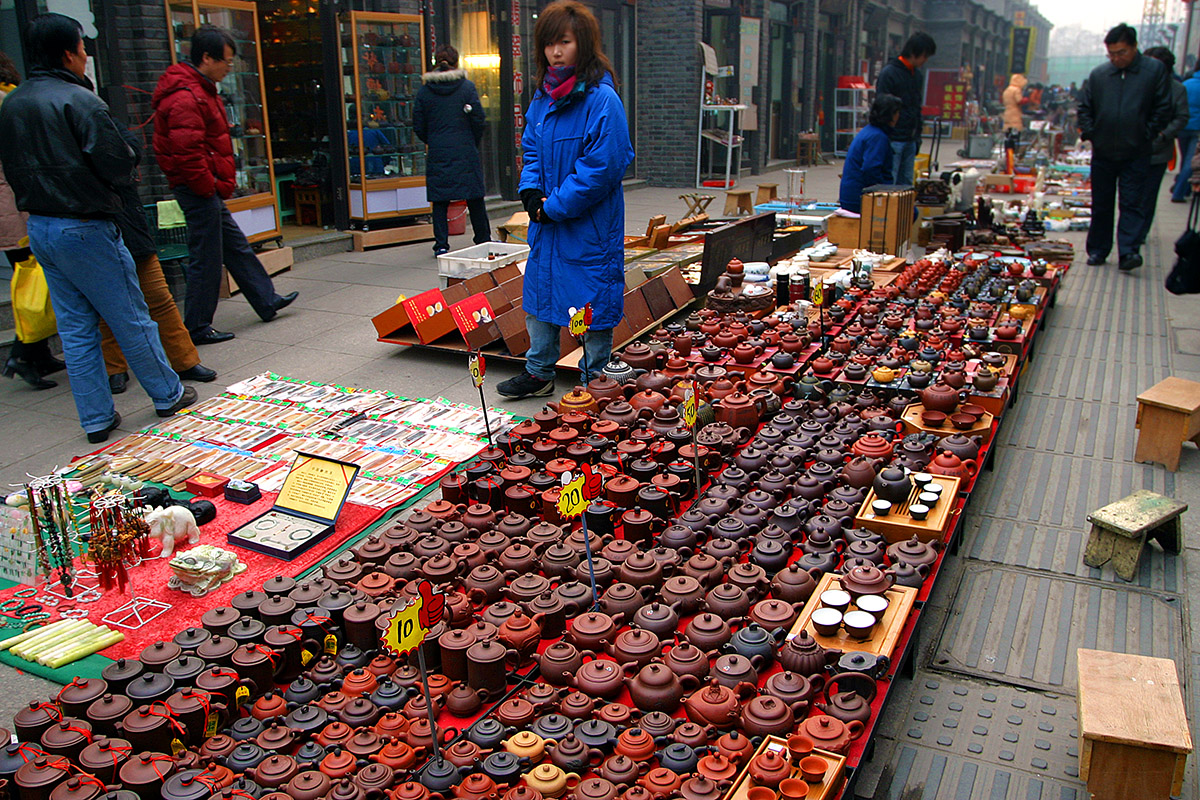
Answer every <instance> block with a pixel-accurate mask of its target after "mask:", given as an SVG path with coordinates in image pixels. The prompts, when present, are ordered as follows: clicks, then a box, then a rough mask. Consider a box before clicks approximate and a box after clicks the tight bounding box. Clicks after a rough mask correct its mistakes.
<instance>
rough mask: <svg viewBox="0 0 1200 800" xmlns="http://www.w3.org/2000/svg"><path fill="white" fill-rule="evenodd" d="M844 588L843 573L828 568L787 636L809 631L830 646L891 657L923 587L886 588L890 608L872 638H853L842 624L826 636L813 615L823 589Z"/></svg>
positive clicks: (818, 605)
mask: <svg viewBox="0 0 1200 800" xmlns="http://www.w3.org/2000/svg"><path fill="white" fill-rule="evenodd" d="M841 588H842V581H841V576H840V575H837V574H835V573H833V572H826V573H825V574H824V575H822V576H821V580H819V581H817V588H816V589H813V593H812V595H811V596H810V597H809V598H808V601H807V602H805V604H804V610H803V611H801V612H800V616H799V617H797V618H796V622H795V624H794V625H792V629H791V630H790V631H788V635H787V638H789V639H791V638H792V637H793V636H799V635H800V631H808V635H809V636H811V637H813V638H814V639H816V640H817V643H818V644H819V645H821V646H822V647H824V648H826V649H828V648H831V647H832V648H836V649H838V650H842V651H846V650H854V651H856V652H859V653H872V654H874V655H877V656H887V657H888V658H889V659H890V658H891V657H892V653H893V652H894V651H895V649H896V642H897V640H898V639H899V638H900V634H901V632H903V630H904V623H905V622H907V621H908V613H909V612H910V611H912V607H913V604H914V603H916V602H917V595H918V594H919V593H920V592H919V590H917V589H914V588H912V587H910V586H893V587H892V588H891V589H888V590H887V592H885V595H886V596H887V598H888V607H887V611H884V612H883V619H881V620H879V622H877V623H875V629H874V630H873V631H871V638H869V639H863V640H861V641H860V640H858V639H852V638H850V637H849V636H848V635H846V631H845V630H843V629H841V628H839V629H838V632H837V635H835V636H824V635H822V634H820V633H818V632H817V629H816V628H814V627H813V624H812V615H813V612H814V611H816V610H817V609H818V608H820V607H821V592H824V591H826V590H827V589H841Z"/></svg>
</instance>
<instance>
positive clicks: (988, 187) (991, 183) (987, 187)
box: [983, 174, 1013, 194]
mask: <svg viewBox="0 0 1200 800" xmlns="http://www.w3.org/2000/svg"><path fill="white" fill-rule="evenodd" d="M983 190H984V191H985V192H1003V193H1005V194H1010V193H1011V192H1012V191H1013V176H1012V175H999V174H996V175H984V176H983Z"/></svg>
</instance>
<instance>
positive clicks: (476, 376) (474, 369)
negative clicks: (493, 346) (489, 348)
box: [467, 353, 487, 389]
mask: <svg viewBox="0 0 1200 800" xmlns="http://www.w3.org/2000/svg"><path fill="white" fill-rule="evenodd" d="M467 369H468V370H470V372H471V381H472V382H473V383H474V384H475V388H476V389H478V388H479V387H480V386H483V376H484V374H485V373H486V372H487V364H485V363H484V361H483V356H482V355H479V354H478V353H476V354H473V355H472V356H471V359H470V360H469V361H468V362H467Z"/></svg>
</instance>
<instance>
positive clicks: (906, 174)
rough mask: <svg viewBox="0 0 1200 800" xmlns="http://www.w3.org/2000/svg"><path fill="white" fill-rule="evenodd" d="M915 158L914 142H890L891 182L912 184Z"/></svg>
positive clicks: (902, 184)
mask: <svg viewBox="0 0 1200 800" xmlns="http://www.w3.org/2000/svg"><path fill="white" fill-rule="evenodd" d="M916 158H917V143H916V142H912V141H909V142H892V183H894V184H895V185H897V186H912V185H913V162H914V161H915V160H916Z"/></svg>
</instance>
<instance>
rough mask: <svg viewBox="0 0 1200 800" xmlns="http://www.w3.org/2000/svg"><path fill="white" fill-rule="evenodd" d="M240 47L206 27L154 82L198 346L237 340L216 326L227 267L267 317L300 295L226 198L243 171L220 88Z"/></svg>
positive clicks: (158, 148)
mask: <svg viewBox="0 0 1200 800" xmlns="http://www.w3.org/2000/svg"><path fill="white" fill-rule="evenodd" d="M235 52H236V48H235V47H234V43H233V38H232V37H231V36H230V35H229V34H228V33H226V32H225V31H223V30H221V29H219V28H215V27H211V26H204V27H202V28H200V29H199V30H198V31H196V33H195V34H194V35H193V36H192V53H191V63H180V64H174V65H172V66H171V67H169V68H168V69H167V71H166V72H164V73H163V76H162V77H161V78H159V80H158V86H156V87H155V88H154V96H153V99H152V102H153V105H154V154H155V156H156V157H157V158H158V165H159V166H160V167H162V171H163V172H164V173H165V174H166V176H167V180H168V181H169V182H170V184H171V191H172V192H173V193H174V195H175V199H176V200H178V201H179V205H180V207H181V208H182V209H183V214H184V217H186V218H187V225H188V264H187V269H186V273H185V274H186V277H187V299H186V301H185V304H184V315H183V316H184V324H185V325H186V326H187V329H188V332H189V333H190V334H191V336H192V341H193V342H195V343H196V344H198V345H199V344H214V343H216V342H224V341H228V340H230V339H232V338H233V334H232V333H225V332H222V331H218V330H215V329H214V328H213V326H212V321H213V314H214V313H215V312H216V310H217V297H218V295H219V293H220V286H221V265H222V264H224V265H225V268H226V269H228V270H229V274H230V275H232V276H233V279H234V280H235V281H237V284H238V286H239V287H240V288H241V290H242V292H244V293H245V295H246V299H247V300H248V301H250V306H251V307H252V308H253V309H254V310H255V311H256V312H257V313H258V316H259V317H261V318H262V320H263V322H270V321H271V320H272V319H274V318H275V315H276V314H277V313H278V312H279V310H280V309H282V308H284V307H285V306H287V305H289V304H290V303H291V302H292V301H293V300H295V299H296V296H297V294H298V293H297V292H292V293H291V294H287V295H284V296H282V297H281V296H279V295H278V294H276V293H275V286H274V285H273V284H272V283H271V278H270V276H269V275H267V271H266V270H265V269H263V266H262V263H261V262H259V260H258V256H256V255H254V251H253V250H251V249H250V243H249V242H247V241H246V235H245V234H244V233H242V229H241V228H239V227H238V225H237V223H236V222H235V221H234V219H233V216H232V215H231V214H230V213H229V209H228V208H226V207H225V200H226V199H228V198H230V197H232V196H233V191H234V189H235V188H236V187H237V182H238V180H237V178H238V176H237V169H236V165H235V163H234V158H233V142H232V140H231V139H230V135H229V121H228V119H227V118H226V116H225V105H224V103H223V102H222V100H221V97H220V96H219V95H218V93H217V84H218V83H220V82H221V81H222V80H224V78H225V76H226V75H227V74H229V69H230V67H231V66H232V65H233V57H234V55H235Z"/></svg>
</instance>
